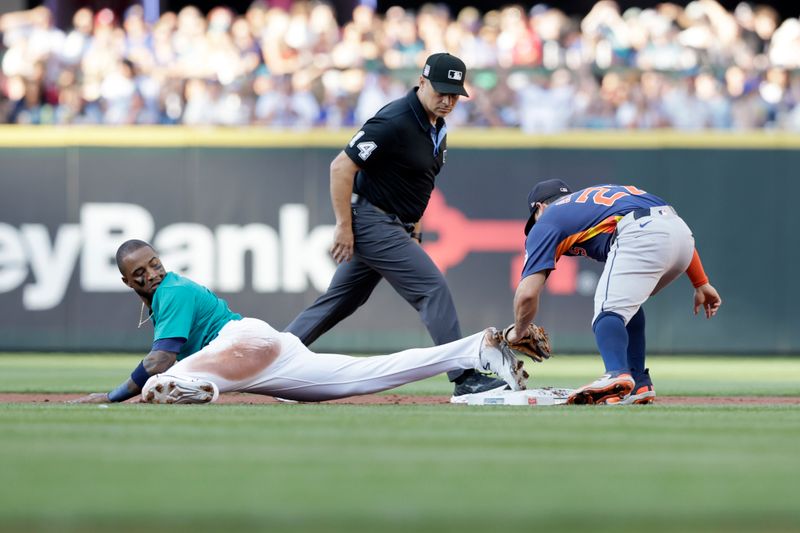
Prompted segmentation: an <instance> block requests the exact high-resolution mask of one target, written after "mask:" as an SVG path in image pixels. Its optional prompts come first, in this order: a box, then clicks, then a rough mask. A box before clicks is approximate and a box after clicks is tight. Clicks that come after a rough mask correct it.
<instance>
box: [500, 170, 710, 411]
mask: <svg viewBox="0 0 800 533" xmlns="http://www.w3.org/2000/svg"><path fill="white" fill-rule="evenodd" d="M528 208H529V210H530V218H529V219H528V223H527V224H526V225H525V235H526V237H527V238H526V241H525V253H526V257H525V266H524V267H523V271H522V281H521V282H520V284H519V286H518V287H517V291H516V294H515V295H514V320H515V322H514V327H513V328H512V329H511V330H510V331H509V330H506V331H507V333H506V336H505V338H506V340H507V341H508V342H509V343H512V344H513V342H514V340H516V337H517V335H518V333H517V332H524V331H526V330H527V329H528V327H529V324H530V323H531V322H532V321H533V318H534V317H535V316H536V312H537V310H538V308H539V295H540V293H541V290H542V287H543V286H544V284H545V281H546V280H547V276H548V275H549V273H550V272H551V271H552V270H553V269H555V268H556V261H557V260H558V258H559V257H561V256H562V255H573V256H588V257H591V258H592V259H596V260H598V261H601V262H605V267H604V269H603V274H602V275H601V276H600V280H599V282H598V284H597V290H596V292H595V296H594V318H593V320H592V329H593V331H594V335H595V340H596V342H597V347H598V348H599V350H600V355H601V356H602V358H603V363H604V364H605V368H606V373H605V374H604V375H603V376H601V377H600V378H598V379H596V380H595V381H593V382H592V383H590V384H588V385H585V386H583V387H581V388H579V389H576V390H575V391H574V392H573V394H572V395H571V396H570V398H569V403H573V404H638V403H651V402H653V401H654V399H655V391H654V389H653V382H652V381H651V379H650V375H649V371H648V369H647V368H645V318H644V309H643V308H642V304H643V303H644V302H645V301H646V300H647V299H648V298H649V297H650V296H651V295H653V294H656V293H657V292H658V291H660V290H661V289H663V288H664V287H665V286H667V285H668V284H669V283H671V282H672V281H673V280H674V279H676V278H678V277H679V276H680V275H681V274H682V273H684V272H686V273H687V274H688V276H689V279H690V280H691V282H692V284H693V285H694V291H695V292H694V313H695V314H697V311H698V309H699V308H700V307H703V308H704V310H705V315H706V317H707V318H711V317H712V316H714V315H715V314H716V313H717V311H718V310H719V307H720V304H721V303H722V300H721V298H720V296H719V293H717V291H716V289H714V287H712V286H711V285H710V284H709V282H708V277H707V276H706V274H705V272H704V270H703V265H702V263H701V262H700V256H699V255H698V254H697V250H696V249H695V246H694V237H693V236H692V232H691V230H690V229H689V227H688V226H687V225H686V223H685V222H684V221H683V220H682V219H681V218H680V217H679V216H678V214H677V213H676V211H675V209H674V208H672V207H671V206H669V205H667V203H666V202H665V201H664V200H662V199H661V198H659V197H657V196H655V195H653V194H649V193H647V192H645V191H643V190H641V189H638V188H636V187H634V186H630V185H628V186H620V185H598V186H594V187H588V188H586V189H582V190H579V191H575V192H573V191H572V190H571V189H570V188H569V186H568V185H567V184H566V183H564V182H563V181H561V180H558V179H551V180H546V181H542V182H540V183H538V184H537V185H535V186H534V187H533V189H531V191H530V194H529V195H528Z"/></svg>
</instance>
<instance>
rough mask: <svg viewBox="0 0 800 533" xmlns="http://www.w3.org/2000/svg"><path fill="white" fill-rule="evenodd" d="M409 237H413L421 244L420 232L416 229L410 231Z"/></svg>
mask: <svg viewBox="0 0 800 533" xmlns="http://www.w3.org/2000/svg"><path fill="white" fill-rule="evenodd" d="M411 238H412V239H415V240H416V241H417V242H418V243H420V244H422V232H419V233H417V232H416V231H414V232H412V233H411Z"/></svg>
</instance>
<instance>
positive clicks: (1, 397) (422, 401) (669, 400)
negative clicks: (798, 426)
mask: <svg viewBox="0 0 800 533" xmlns="http://www.w3.org/2000/svg"><path fill="white" fill-rule="evenodd" d="M80 396H81V395H80V394H55V393H52V394H51V393H44V394H42V393H0V403H63V402H67V401H69V400H73V399H75V398H78V397H80ZM656 402H657V403H658V404H660V405H800V396H659V397H658V399H657V400H656ZM128 403H139V400H138V399H132V400H129V401H128ZM217 403H222V404H239V405H255V404H278V403H282V402H280V401H279V400H276V399H275V398H273V397H272V396H263V395H260V394H247V393H238V392H232V393H226V394H222V395H221V396H220V397H219V400H217ZM322 403H338V404H347V405H435V404H448V405H449V404H450V397H449V396H418V395H408V394H368V395H365V396H351V397H349V398H342V399H340V400H330V401H327V402H322Z"/></svg>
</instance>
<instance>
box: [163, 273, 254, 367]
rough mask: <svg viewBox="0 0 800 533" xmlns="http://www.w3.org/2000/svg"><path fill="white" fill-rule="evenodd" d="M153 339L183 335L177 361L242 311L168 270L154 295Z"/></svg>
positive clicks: (200, 346)
mask: <svg viewBox="0 0 800 533" xmlns="http://www.w3.org/2000/svg"><path fill="white" fill-rule="evenodd" d="M151 311H152V317H151V318H152V321H153V327H154V332H153V341H154V342H155V341H158V340H161V339H186V342H185V343H184V344H183V346H182V347H181V350H180V352H179V353H178V361H180V360H181V359H183V358H185V357H187V356H189V355H192V354H193V353H196V352H198V351H200V350H201V349H202V348H203V347H204V346H205V345H207V344H208V343H209V342H211V341H212V340H213V339H214V337H216V336H217V334H218V333H219V330H221V329H222V327H223V326H224V325H225V324H227V323H228V322H230V321H231V320H241V318H242V317H241V315H239V314H237V313H234V312H233V311H231V310H230V309H229V308H228V304H227V303H226V302H225V300H223V299H221V298H219V297H218V296H217V295H216V294H214V293H213V292H211V291H210V290H208V289H207V288H205V287H203V286H202V285H198V284H197V283H195V282H193V281H192V280H190V279H187V278H184V277H183V276H180V275H178V274H176V273H174V272H168V273H167V275H166V276H165V277H164V281H162V282H161V285H159V286H158V288H157V289H156V292H155V294H154V295H153V307H152V310H151Z"/></svg>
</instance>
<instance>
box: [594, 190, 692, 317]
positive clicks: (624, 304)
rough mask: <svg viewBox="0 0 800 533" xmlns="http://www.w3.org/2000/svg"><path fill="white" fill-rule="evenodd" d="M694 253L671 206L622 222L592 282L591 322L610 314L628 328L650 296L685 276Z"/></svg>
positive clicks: (629, 216) (635, 214) (639, 212)
mask: <svg viewBox="0 0 800 533" xmlns="http://www.w3.org/2000/svg"><path fill="white" fill-rule="evenodd" d="M693 253H694V237H693V236H692V231H691V230H690V229H689V226H687V225H686V223H685V222H684V221H683V219H682V218H681V217H679V216H678V215H677V214H676V213H675V210H674V209H673V208H672V207H670V206H668V205H666V206H659V207H651V208H649V211H648V210H636V211H635V212H631V213H628V214H627V215H625V216H624V217H622V219H621V220H620V221H619V223H617V238H616V239H615V240H614V242H613V243H612V244H611V249H610V250H609V252H608V258H607V259H606V266H605V268H604V269H603V274H602V275H601V276H600V281H599V282H598V283H597V290H596V291H595V295H594V318H593V319H592V322H593V323H594V320H595V319H596V318H597V317H598V316H599V315H600V313H603V312H609V311H610V312H613V313H616V314H618V315H620V316H621V317H622V318H623V319H624V320H625V323H626V324H627V323H628V321H629V320H630V319H631V317H632V316H633V315H634V314H636V312H637V311H638V310H639V307H641V305H642V304H643V303H644V302H645V301H646V300H647V299H648V298H649V297H650V296H651V295H653V294H656V293H657V292H658V291H660V290H661V289H663V288H664V287H666V286H667V285H669V284H670V283H671V282H672V281H673V280H675V279H676V278H677V277H679V276H680V275H681V274H683V273H684V272H686V269H687V268H688V267H689V262H690V261H691V260H692V254H693Z"/></svg>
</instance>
